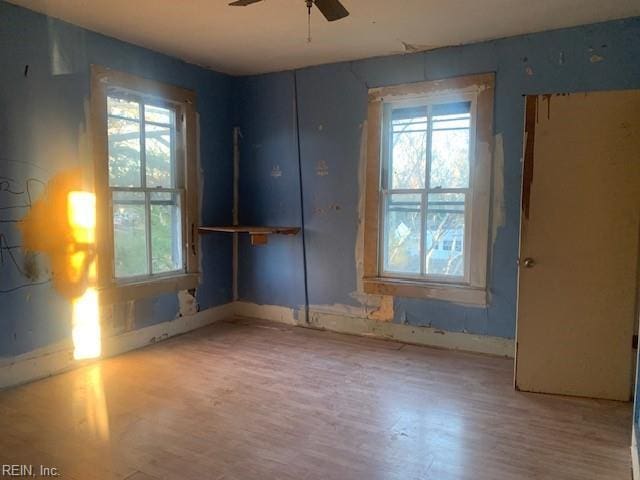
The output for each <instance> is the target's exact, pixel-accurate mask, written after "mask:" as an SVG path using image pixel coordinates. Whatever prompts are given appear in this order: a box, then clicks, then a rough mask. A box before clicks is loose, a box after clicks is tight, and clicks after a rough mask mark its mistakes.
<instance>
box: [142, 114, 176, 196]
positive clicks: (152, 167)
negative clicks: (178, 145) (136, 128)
mask: <svg viewBox="0 0 640 480" xmlns="http://www.w3.org/2000/svg"><path fill="white" fill-rule="evenodd" d="M172 143H173V139H172V135H171V128H170V127H160V126H157V125H149V124H147V125H145V150H146V167H147V187H151V188H153V187H164V188H172V187H174V186H175V180H174V178H175V175H174V165H173V163H174V162H173V158H172V157H173V155H172V152H173V145H172Z"/></svg>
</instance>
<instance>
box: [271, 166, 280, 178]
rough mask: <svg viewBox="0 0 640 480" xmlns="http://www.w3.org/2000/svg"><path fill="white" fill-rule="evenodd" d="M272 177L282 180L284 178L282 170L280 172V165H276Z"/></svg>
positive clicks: (272, 170)
mask: <svg viewBox="0 0 640 480" xmlns="http://www.w3.org/2000/svg"><path fill="white" fill-rule="evenodd" d="M271 176H272V177H273V178H280V177H281V176H282V170H280V165H274V166H273V168H272V169H271Z"/></svg>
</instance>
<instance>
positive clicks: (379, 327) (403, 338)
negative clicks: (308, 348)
mask: <svg viewBox="0 0 640 480" xmlns="http://www.w3.org/2000/svg"><path fill="white" fill-rule="evenodd" d="M234 312H235V314H236V315H238V316H242V317H253V318H261V319H265V320H272V321H275V322H281V323H286V324H288V325H298V326H302V327H310V328H317V329H320V330H330V331H332V332H338V333H348V334H351V335H360V336H369V337H375V338H384V339H388V340H396V341H399V342H404V343H410V344H415V345H424V346H429V347H437V348H444V349H449V350H461V351H466V352H475V353H485V354H489V355H497V356H502V357H509V358H513V356H514V353H515V343H514V341H513V340H512V339H508V338H501V337H492V336H488V335H473V334H469V333H460V332H446V331H443V330H439V329H436V328H431V327H418V326H412V325H403V324H398V323H393V322H384V321H379V320H374V319H370V318H364V317H358V316H351V315H345V314H340V313H333V312H324V311H319V310H315V309H310V310H309V322H305V321H304V320H303V319H304V312H302V311H300V310H296V309H292V308H287V307H281V306H275V305H257V304H254V303H248V302H235V303H234ZM639 480H640V479H639Z"/></svg>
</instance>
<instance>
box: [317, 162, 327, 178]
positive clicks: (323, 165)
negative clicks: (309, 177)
mask: <svg viewBox="0 0 640 480" xmlns="http://www.w3.org/2000/svg"><path fill="white" fill-rule="evenodd" d="M316 175H318V176H319V177H326V176H327V175H329V165H327V162H326V161H324V160H318V163H317V164H316Z"/></svg>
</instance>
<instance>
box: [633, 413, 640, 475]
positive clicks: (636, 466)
mask: <svg viewBox="0 0 640 480" xmlns="http://www.w3.org/2000/svg"><path fill="white" fill-rule="evenodd" d="M631 471H632V473H633V480H640V460H639V459H638V438H637V436H636V423H635V421H634V422H633V430H632V433H631Z"/></svg>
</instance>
